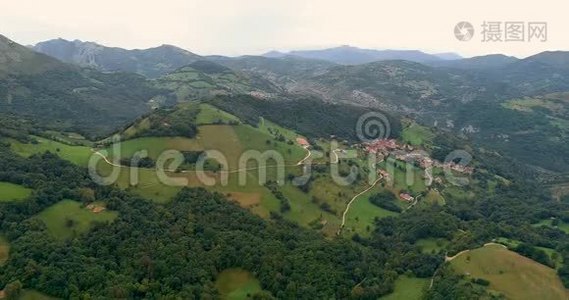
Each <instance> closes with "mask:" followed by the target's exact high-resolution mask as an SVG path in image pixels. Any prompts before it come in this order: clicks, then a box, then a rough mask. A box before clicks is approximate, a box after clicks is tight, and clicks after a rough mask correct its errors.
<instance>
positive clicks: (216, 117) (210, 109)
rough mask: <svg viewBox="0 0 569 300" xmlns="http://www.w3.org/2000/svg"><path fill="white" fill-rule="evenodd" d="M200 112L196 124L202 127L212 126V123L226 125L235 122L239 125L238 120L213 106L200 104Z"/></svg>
mask: <svg viewBox="0 0 569 300" xmlns="http://www.w3.org/2000/svg"><path fill="white" fill-rule="evenodd" d="M199 107H200V112H199V113H198V116H197V119H196V124H197V125H203V124H213V123H220V122H223V123H228V122H237V123H241V121H240V120H239V118H237V117H236V116H234V115H232V114H230V113H227V112H225V111H223V110H221V109H219V108H217V107H215V106H212V105H209V104H200V106H199Z"/></svg>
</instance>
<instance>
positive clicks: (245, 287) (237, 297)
mask: <svg viewBox="0 0 569 300" xmlns="http://www.w3.org/2000/svg"><path fill="white" fill-rule="evenodd" d="M215 287H216V288H217V290H218V291H219V293H220V294H221V298H222V299H227V300H244V299H249V298H251V296H253V295H254V294H255V293H257V292H260V291H262V288H261V284H260V283H259V280H257V279H256V278H255V277H254V276H253V274H251V273H250V272H248V271H245V270H243V269H227V270H224V271H223V272H221V273H219V275H218V276H217V279H216V281H215Z"/></svg>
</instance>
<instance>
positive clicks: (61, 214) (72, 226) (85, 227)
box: [38, 200, 118, 240]
mask: <svg viewBox="0 0 569 300" xmlns="http://www.w3.org/2000/svg"><path fill="white" fill-rule="evenodd" d="M117 217H118V213H117V212H113V211H107V210H105V211H102V212H99V213H94V212H91V211H90V210H89V209H87V208H85V207H82V205H81V203H79V202H76V201H73V200H63V201H60V202H58V203H56V204H54V205H52V206H50V207H48V208H46V209H45V210H44V211H42V212H41V213H39V214H38V218H39V219H40V220H41V221H43V222H44V224H45V225H46V227H47V231H48V232H49V234H50V235H52V236H53V237H54V238H55V239H58V240H65V239H68V238H73V237H75V236H77V235H79V234H83V233H86V232H88V231H89V229H90V228H91V227H92V226H93V225H94V224H95V223H99V222H100V223H106V222H112V221H113V220H115V219H116V218H117Z"/></svg>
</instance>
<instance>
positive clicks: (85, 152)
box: [10, 137, 92, 166]
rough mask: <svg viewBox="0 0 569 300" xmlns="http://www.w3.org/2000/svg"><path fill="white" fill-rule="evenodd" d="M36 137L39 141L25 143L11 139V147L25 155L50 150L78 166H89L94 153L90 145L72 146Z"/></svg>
mask: <svg viewBox="0 0 569 300" xmlns="http://www.w3.org/2000/svg"><path fill="white" fill-rule="evenodd" d="M34 138H35V139H36V140H37V143H31V144H24V143H21V142H19V141H16V140H11V141H10V148H11V149H12V151H14V152H15V153H17V154H19V155H21V156H24V157H29V156H32V155H34V154H42V153H44V152H46V151H49V152H51V153H54V154H57V155H58V156H59V157H61V158H62V159H65V160H68V161H70V162H72V163H74V164H76V165H78V166H87V164H88V163H89V157H91V155H92V151H91V149H90V148H89V147H85V146H70V145H66V144H63V143H60V142H56V141H52V140H49V139H45V138H41V137H34Z"/></svg>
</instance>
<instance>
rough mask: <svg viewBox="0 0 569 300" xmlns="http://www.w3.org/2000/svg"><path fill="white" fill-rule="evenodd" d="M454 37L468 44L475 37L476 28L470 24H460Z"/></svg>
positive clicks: (455, 27) (457, 25)
mask: <svg viewBox="0 0 569 300" xmlns="http://www.w3.org/2000/svg"><path fill="white" fill-rule="evenodd" d="M454 36H455V37H456V39H457V40H459V41H461V42H468V41H470V39H472V36H474V27H472V24H470V23H469V22H464V21H463V22H458V24H456V26H454Z"/></svg>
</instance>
